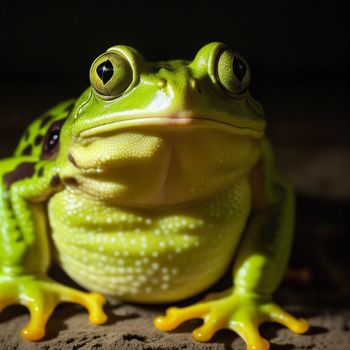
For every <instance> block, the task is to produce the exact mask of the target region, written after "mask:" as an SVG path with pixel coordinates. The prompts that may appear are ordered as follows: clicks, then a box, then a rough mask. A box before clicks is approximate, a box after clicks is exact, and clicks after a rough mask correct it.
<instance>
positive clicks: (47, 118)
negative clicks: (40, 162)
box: [14, 99, 75, 159]
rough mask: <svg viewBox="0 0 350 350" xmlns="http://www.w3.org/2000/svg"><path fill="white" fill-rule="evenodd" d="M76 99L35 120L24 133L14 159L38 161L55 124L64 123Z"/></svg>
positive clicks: (61, 104)
mask: <svg viewBox="0 0 350 350" xmlns="http://www.w3.org/2000/svg"><path fill="white" fill-rule="evenodd" d="M74 103H75V99H71V100H67V101H64V102H62V103H60V104H58V105H56V106H55V107H53V108H51V109H50V110H48V111H47V112H46V113H44V114H43V115H42V116H41V117H40V118H38V119H35V120H34V121H33V122H32V123H31V124H30V125H29V126H28V127H27V129H26V130H25V131H24V133H23V135H22V137H21V139H20V141H19V143H18V145H17V148H16V150H15V152H14V157H15V158H16V157H26V156H31V157H35V158H37V159H39V158H41V157H42V156H43V148H44V147H43V146H44V142H45V138H46V137H47V135H48V134H49V133H50V128H52V126H53V124H54V123H62V122H64V120H66V118H67V117H68V116H69V114H70V112H71V110H72V108H73V107H74Z"/></svg>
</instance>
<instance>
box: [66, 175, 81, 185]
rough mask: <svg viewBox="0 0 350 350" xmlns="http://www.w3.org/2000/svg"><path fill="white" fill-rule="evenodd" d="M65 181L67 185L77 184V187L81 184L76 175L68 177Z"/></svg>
mask: <svg viewBox="0 0 350 350" xmlns="http://www.w3.org/2000/svg"><path fill="white" fill-rule="evenodd" d="M64 182H65V183H66V184H67V185H71V186H75V187H78V186H79V182H78V181H77V180H76V179H75V178H74V177H68V178H67V179H65V180H64Z"/></svg>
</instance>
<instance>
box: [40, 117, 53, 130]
mask: <svg viewBox="0 0 350 350" xmlns="http://www.w3.org/2000/svg"><path fill="white" fill-rule="evenodd" d="M52 118H53V116H52V115H50V114H49V115H47V116H46V117H44V118H43V119H42V121H41V123H40V128H43V127H44V126H46V125H47V124H48V122H49V121H50V120H51V119H52Z"/></svg>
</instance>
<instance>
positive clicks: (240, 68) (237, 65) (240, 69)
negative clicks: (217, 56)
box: [232, 57, 247, 81]
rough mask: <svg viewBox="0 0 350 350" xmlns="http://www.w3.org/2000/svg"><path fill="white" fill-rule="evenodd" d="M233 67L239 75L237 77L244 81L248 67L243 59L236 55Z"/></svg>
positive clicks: (236, 74)
mask: <svg viewBox="0 0 350 350" xmlns="http://www.w3.org/2000/svg"><path fill="white" fill-rule="evenodd" d="M232 68H233V73H235V76H236V77H237V79H238V80H239V81H242V80H243V78H244V75H245V73H246V71H247V67H246V65H245V64H244V62H243V61H241V60H240V59H239V58H238V57H235V58H234V59H233V63H232Z"/></svg>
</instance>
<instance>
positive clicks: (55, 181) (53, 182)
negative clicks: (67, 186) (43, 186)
mask: <svg viewBox="0 0 350 350" xmlns="http://www.w3.org/2000/svg"><path fill="white" fill-rule="evenodd" d="M60 183H61V179H60V177H59V176H58V175H57V174H56V175H53V176H52V178H51V180H50V186H52V187H56V186H58V185H59V184H60Z"/></svg>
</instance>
